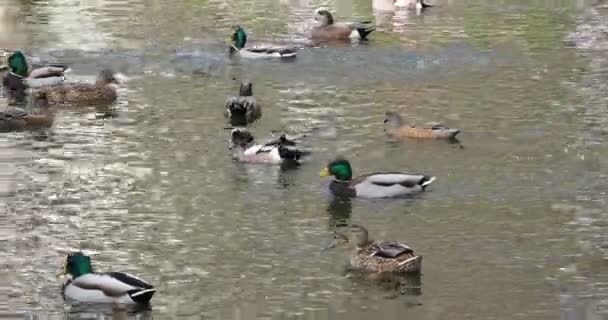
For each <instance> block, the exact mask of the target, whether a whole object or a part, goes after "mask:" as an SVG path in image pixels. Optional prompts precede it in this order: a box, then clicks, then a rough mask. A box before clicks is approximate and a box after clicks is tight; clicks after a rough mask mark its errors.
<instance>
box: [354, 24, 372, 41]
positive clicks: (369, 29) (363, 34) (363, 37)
mask: <svg viewBox="0 0 608 320" xmlns="http://www.w3.org/2000/svg"><path fill="white" fill-rule="evenodd" d="M374 30H376V28H374V27H360V28H357V32H359V36H360V37H361V40H366V39H367V36H368V35H369V34H370V33H372V31H374Z"/></svg>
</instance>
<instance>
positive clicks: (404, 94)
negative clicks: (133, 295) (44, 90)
mask: <svg viewBox="0 0 608 320" xmlns="http://www.w3.org/2000/svg"><path fill="white" fill-rule="evenodd" d="M436 4H437V5H438V7H437V8H434V9H433V10H432V11H428V12H427V13H426V14H424V15H423V16H419V17H417V16H415V15H412V14H407V13H403V12H398V13H396V14H392V13H388V14H387V13H379V12H374V11H373V9H372V4H371V3H370V2H367V1H359V0H357V1H352V2H351V1H345V0H337V1H330V2H324V3H320V2H316V1H308V0H299V1H298V0H289V1H278V0H243V1H236V2H227V1H226V2H223V1H206V2H201V1H186V0H179V1H173V2H171V3H170V2H169V1H153V0H141V1H136V0H133V1H129V0H114V1H109V0H106V1H101V0H98V1H85V0H81V1H64V0H61V1H48V2H47V1H33V2H27V1H16V0H6V1H4V2H0V17H1V19H0V47H5V48H6V47H8V48H15V47H21V48H25V49H26V51H27V52H30V53H32V54H35V55H38V56H40V57H42V58H44V59H49V60H59V61H64V62H69V63H70V64H71V65H72V68H73V71H74V73H73V77H74V78H76V79H93V77H94V76H95V73H96V70H97V69H98V68H99V67H100V66H102V65H111V66H112V67H114V68H115V69H116V70H117V71H120V72H122V73H124V74H127V75H128V76H129V77H130V81H128V82H127V83H126V85H125V89H124V90H123V92H121V98H120V102H119V103H118V105H117V114H118V116H117V117H114V118H108V119H99V118H97V117H96V110H95V109H94V108H90V109H80V110H69V109H68V110H62V111H61V112H60V114H58V116H57V120H56V124H55V126H54V127H53V128H52V129H51V130H49V131H48V132H34V133H30V132H25V133H13V134H4V135H2V136H0V144H2V149H0V152H1V153H0V154H1V159H2V160H1V161H0V162H1V165H2V171H1V172H0V173H1V174H2V183H1V188H0V191H1V192H2V195H3V198H2V200H3V202H2V205H1V207H2V209H3V210H4V211H5V212H6V213H5V214H4V215H3V220H2V221H3V222H2V224H1V227H2V233H1V235H2V240H3V241H2V242H3V244H4V245H5V248H6V249H5V250H2V252H1V253H0V261H2V266H3V267H4V268H3V269H4V270H8V272H7V273H6V275H7V276H3V278H4V279H8V280H7V282H6V284H5V285H4V287H5V289H7V291H8V293H7V300H6V305H5V306H3V307H2V308H3V309H6V310H5V311H2V312H7V313H11V314H14V313H28V314H33V315H34V316H41V317H43V316H49V317H50V318H52V319H55V318H58V319H59V318H62V317H66V315H67V317H68V318H75V319H84V318H88V317H91V316H92V314H94V313H95V312H97V311H95V312H94V311H90V310H86V309H85V310H81V309H70V308H68V307H66V306H64V305H63V301H62V298H61V295H60V288H61V283H62V281H63V280H61V279H58V278H57V277H56V273H57V272H58V271H59V270H60V268H61V266H62V264H63V261H64V258H65V254H66V253H67V252H68V251H70V250H73V249H79V248H80V249H84V250H87V251H88V252H91V253H93V259H94V261H95V265H96V267H97V269H98V270H107V269H113V270H121V271H128V272H133V273H136V274H139V275H141V276H142V277H143V278H144V279H147V280H149V281H150V282H152V283H153V284H155V285H156V286H157V287H158V288H159V291H158V293H157V295H156V296H155V297H154V299H153V306H152V310H151V311H150V312H146V313H139V314H135V315H128V316H127V317H129V318H133V319H139V318H150V317H154V318H157V319H170V318H193V319H194V318H196V319H199V318H211V319H256V318H261V319H372V318H376V319H404V318H408V319H556V318H558V317H561V319H568V320H574V319H577V320H578V319H593V320H595V319H608V251H607V248H608V237H607V236H606V235H607V234H608V223H607V221H608V215H607V213H606V190H607V189H606V186H607V185H606V177H607V174H606V168H607V163H606V160H605V159H608V157H607V156H608V148H607V147H606V145H607V142H608V138H607V137H608V135H607V132H608V131H606V123H607V122H608V112H607V111H608V110H607V109H606V105H607V104H606V102H607V99H606V95H605V92H606V85H605V83H606V80H607V76H606V72H605V68H606V67H605V66H606V63H608V60H607V57H608V55H607V51H606V49H608V39H606V35H605V32H604V30H608V7H606V6H605V5H604V6H602V5H592V4H591V3H586V2H580V3H572V2H570V1H540V0H538V1H509V2H486V1H481V0H463V1H449V0H444V1H436ZM320 5H324V6H328V7H330V8H331V9H332V11H335V12H337V16H338V17H348V18H350V17H354V18H368V17H373V18H375V20H376V21H377V23H378V29H379V30H378V31H377V32H375V33H373V34H372V37H371V38H372V41H370V42H369V43H368V44H365V45H358V46H353V47H351V46H334V47H331V48H304V49H303V50H301V51H299V53H298V58H297V61H296V62H294V63H277V62H268V61H265V62H258V61H256V62H249V61H240V62H239V61H229V60H228V59H227V57H226V55H225V48H224V46H223V44H224V43H225V41H226V39H227V38H228V36H229V30H230V26H231V25H233V24H241V25H244V26H246V27H247V30H248V31H249V34H250V38H251V39H255V40H258V41H261V42H295V43H300V42H301V41H303V40H304V37H303V33H304V32H305V30H307V28H309V27H310V25H311V18H312V12H313V10H314V9H315V8H316V7H318V6H320ZM235 78H236V79H237V81H235V80H233V79H235ZM240 79H249V80H252V81H253V83H254V91H255V94H256V95H257V97H258V99H259V100H261V102H262V103H263V107H264V115H263V117H262V119H261V120H260V121H258V122H257V123H255V124H254V125H253V127H252V128H253V129H252V130H253V131H254V133H255V134H256V135H257V136H259V137H260V138H263V137H270V135H271V131H273V130H286V131H287V132H289V133H292V134H305V135H306V137H305V138H304V141H303V143H304V145H305V146H306V147H308V148H309V149H311V150H312V151H313V152H314V157H313V158H312V159H311V160H310V161H309V162H307V163H306V164H305V165H303V166H302V167H301V168H299V169H298V170H292V171H284V172H281V171H279V170H278V169H277V168H272V167H264V166H245V165H240V164H237V163H234V162H233V161H231V159H230V153H229V151H228V149H227V133H228V131H227V130H225V128H226V126H227V124H226V122H225V121H224V119H223V115H222V108H223V103H224V101H225V98H226V97H227V96H229V95H231V94H233V93H234V92H236V90H237V89H238V83H239V81H238V80H240ZM0 103H1V104H4V102H3V101H2V102H0ZM386 110H395V111H399V112H400V113H402V114H403V115H404V116H405V117H406V118H407V119H408V120H411V121H412V122H414V123H426V122H430V121H443V122H445V123H446V124H448V125H450V126H453V127H458V128H461V129H462V130H463V132H462V133H461V135H460V138H461V140H462V145H463V148H460V147H459V146H458V145H450V144H446V143H441V142H411V141H410V142H404V143H401V144H395V143H390V142H387V141H386V139H385V137H384V133H383V127H382V120H383V115H384V112H385V111H386ZM336 155H346V156H347V157H348V158H349V159H350V160H351V162H352V163H353V165H354V167H355V170H356V173H357V172H358V173H361V172H366V171H373V170H382V169H401V170H410V171H418V172H425V173H432V174H433V175H436V176H437V177H438V180H437V181H436V182H435V183H434V184H433V186H432V187H431V188H430V190H429V192H427V193H425V194H424V195H422V196H421V197H417V198H415V199H410V200H408V199H403V200H388V201H363V200H352V201H351V202H337V201H335V200H332V199H331V197H329V195H328V193H327V191H325V190H326V181H325V182H324V181H320V180H319V178H318V171H319V169H320V168H321V167H322V166H323V165H324V164H325V162H326V161H327V160H329V159H331V158H333V157H334V156H336ZM348 222H356V223H360V224H365V225H366V226H368V228H369V229H370V231H371V232H372V233H373V234H374V235H376V237H377V238H380V239H383V238H386V239H401V240H404V241H406V242H407V243H409V244H410V245H411V246H413V247H414V248H415V249H416V251H417V252H418V253H419V254H421V255H423V256H424V266H423V274H422V276H421V278H420V279H411V278H405V279H383V281H380V280H370V279H359V278H357V277H344V274H343V267H344V264H345V262H346V259H347V255H348V250H347V249H340V250H335V251H329V252H322V251H321V248H322V247H323V245H325V244H326V243H327V241H329V239H331V235H332V232H333V230H334V229H335V226H336V225H340V224H344V223H348ZM0 300H2V299H0ZM104 312H107V311H98V313H99V314H98V316H99V317H102V316H105V317H106V318H108V317H109V316H113V317H114V318H116V319H121V318H124V317H125V315H124V314H122V313H120V312H116V313H114V314H112V313H111V312H109V314H106V315H103V313H104Z"/></svg>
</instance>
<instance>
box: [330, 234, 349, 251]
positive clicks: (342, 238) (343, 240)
mask: <svg viewBox="0 0 608 320" xmlns="http://www.w3.org/2000/svg"><path fill="white" fill-rule="evenodd" d="M349 242H350V240H349V239H348V237H347V236H346V235H344V234H342V233H340V232H337V231H335V232H334V239H333V241H332V243H331V244H330V245H329V246H327V247H326V248H325V249H324V250H328V249H331V248H335V247H338V246H341V245H345V244H348V243H349Z"/></svg>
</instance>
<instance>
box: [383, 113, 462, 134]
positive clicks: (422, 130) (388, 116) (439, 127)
mask: <svg viewBox="0 0 608 320" xmlns="http://www.w3.org/2000/svg"><path fill="white" fill-rule="evenodd" d="M384 130H385V131H386V133H387V134H388V135H390V136H391V137H393V138H395V139H403V138H418V139H447V140H456V135H458V134H459V133H460V129H452V128H448V127H446V126H444V125H443V124H435V125H433V126H430V127H415V126H412V125H406V124H404V123H403V119H402V118H401V116H400V115H399V114H398V113H395V112H390V111H389V112H386V113H385V114H384Z"/></svg>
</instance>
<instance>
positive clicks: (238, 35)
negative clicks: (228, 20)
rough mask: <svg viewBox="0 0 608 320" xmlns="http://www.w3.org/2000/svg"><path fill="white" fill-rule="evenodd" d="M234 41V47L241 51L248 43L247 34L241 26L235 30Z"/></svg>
mask: <svg viewBox="0 0 608 320" xmlns="http://www.w3.org/2000/svg"><path fill="white" fill-rule="evenodd" d="M232 41H233V42H234V46H235V47H236V48H237V49H239V50H241V49H243V48H245V44H246V43H247V34H246V33H245V30H244V29H243V28H242V27H241V26H237V27H236V29H235V30H234V34H233V35H232Z"/></svg>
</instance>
